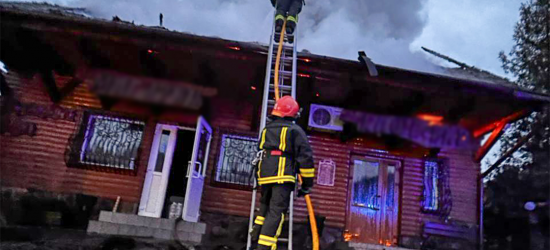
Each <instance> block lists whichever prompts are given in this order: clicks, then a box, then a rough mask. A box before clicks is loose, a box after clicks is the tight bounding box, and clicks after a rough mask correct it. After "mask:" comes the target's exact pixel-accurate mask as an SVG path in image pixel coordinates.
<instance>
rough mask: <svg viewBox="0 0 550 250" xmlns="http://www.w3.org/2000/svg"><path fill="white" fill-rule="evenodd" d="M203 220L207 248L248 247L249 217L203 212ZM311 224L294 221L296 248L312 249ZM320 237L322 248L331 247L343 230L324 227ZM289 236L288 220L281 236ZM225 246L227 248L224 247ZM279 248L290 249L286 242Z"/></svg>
mask: <svg viewBox="0 0 550 250" xmlns="http://www.w3.org/2000/svg"><path fill="white" fill-rule="evenodd" d="M201 221H202V222H204V223H206V224H207V225H208V226H207V230H206V234H205V236H204V239H203V241H202V245H201V246H203V248H205V249H227V250H229V249H234V250H241V249H245V247H246V239H247V235H248V218H247V217H239V216H231V215H225V214H214V213H203V214H201ZM309 229H310V225H309V224H306V223H296V222H295V223H294V226H293V232H294V233H293V241H294V242H293V247H294V249H299V250H306V249H311V236H310V235H309ZM319 233H320V234H321V237H320V247H321V249H333V248H331V247H332V246H333V245H334V243H335V242H338V241H342V230H341V229H337V228H331V227H324V228H323V230H322V232H319ZM287 237H288V222H286V223H284V224H283V231H282V235H281V236H280V238H287ZM223 247H225V248H223ZM277 249H288V246H287V244H286V243H279V246H278V247H277Z"/></svg>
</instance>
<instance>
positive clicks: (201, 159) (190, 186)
mask: <svg viewBox="0 0 550 250" xmlns="http://www.w3.org/2000/svg"><path fill="white" fill-rule="evenodd" d="M211 139H212V128H210V125H208V123H207V122H206V120H204V118H202V116H201V117H199V120H198V121H197V130H196V133H195V145H194V147H193V155H192V156H191V161H189V167H188V168H187V176H186V178H187V190H186V191H185V204H184V205H183V215H182V217H183V219H184V220H186V221H190V222H198V221H199V208H200V206H201V198H202V189H203V187H204V175H205V172H206V166H207V165H206V164H207V161H208V151H209V149H210V140H211Z"/></svg>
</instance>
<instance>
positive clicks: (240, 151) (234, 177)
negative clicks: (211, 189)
mask: <svg viewBox="0 0 550 250" xmlns="http://www.w3.org/2000/svg"><path fill="white" fill-rule="evenodd" d="M257 144H258V141H257V139H256V138H251V137H244V136H237V135H228V134H224V135H223V136H222V140H221V146H220V155H219V158H218V165H217V167H216V178H215V180H216V182H222V183H229V184H237V185H241V186H246V187H249V186H252V184H253V180H254V179H253V178H254V176H253V173H252V171H253V170H252V165H251V162H252V160H253V159H254V157H255V156H256V152H257V151H258V149H257V147H258V145H257Z"/></svg>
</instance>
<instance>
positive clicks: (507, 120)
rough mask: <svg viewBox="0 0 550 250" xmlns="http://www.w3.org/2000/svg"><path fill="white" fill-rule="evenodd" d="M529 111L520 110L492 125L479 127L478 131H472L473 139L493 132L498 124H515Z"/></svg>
mask: <svg viewBox="0 0 550 250" xmlns="http://www.w3.org/2000/svg"><path fill="white" fill-rule="evenodd" d="M530 111H531V110H527V109H524V110H520V111H518V112H516V113H513V114H511V115H509V116H506V117H504V118H502V119H500V120H499V121H496V122H492V123H490V124H488V125H485V126H483V127H481V128H478V129H476V130H475V131H474V133H473V134H474V137H475V138H478V137H480V136H482V135H484V134H487V133H489V132H491V131H493V130H494V129H495V128H497V127H498V125H499V124H500V123H511V122H515V121H517V120H519V119H521V118H523V117H524V116H526V115H528V114H529V113H530Z"/></svg>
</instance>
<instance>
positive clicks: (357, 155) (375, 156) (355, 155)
mask: <svg viewBox="0 0 550 250" xmlns="http://www.w3.org/2000/svg"><path fill="white" fill-rule="evenodd" d="M371 150H373V149H371ZM376 151H378V150H376ZM355 159H371V160H382V161H384V160H385V161H393V162H396V163H398V164H397V166H396V171H395V174H396V180H398V181H399V183H398V184H397V185H396V186H397V188H398V192H397V194H398V197H397V202H398V205H397V209H398V211H397V215H396V216H397V218H396V221H397V225H396V227H397V232H396V236H397V241H396V242H394V243H395V245H392V246H396V245H398V244H399V243H400V238H399V236H400V235H401V217H402V206H403V202H402V200H403V169H404V162H405V157H402V156H395V155H391V154H389V153H388V152H387V151H384V154H381V153H378V152H376V153H375V152H372V151H370V152H368V153H366V152H354V151H352V152H351V153H350V162H349V173H348V182H347V184H348V190H347V193H346V196H347V202H346V218H345V225H344V230H347V227H348V225H349V224H348V223H349V221H350V219H351V214H350V207H351V203H352V198H353V197H352V191H353V190H352V189H353V185H352V182H353V167H354V163H353V161H354V160H355ZM379 223H382V220H380V221H379ZM377 244H378V243H377Z"/></svg>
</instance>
